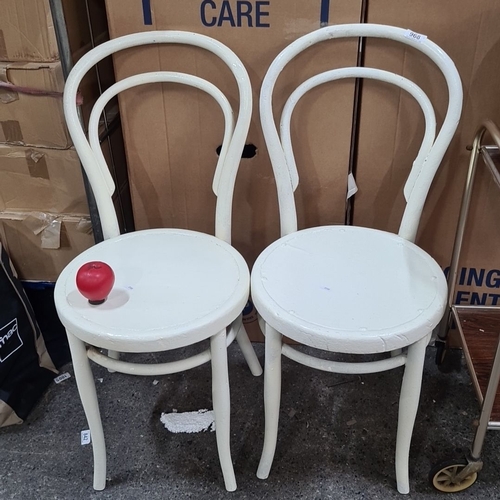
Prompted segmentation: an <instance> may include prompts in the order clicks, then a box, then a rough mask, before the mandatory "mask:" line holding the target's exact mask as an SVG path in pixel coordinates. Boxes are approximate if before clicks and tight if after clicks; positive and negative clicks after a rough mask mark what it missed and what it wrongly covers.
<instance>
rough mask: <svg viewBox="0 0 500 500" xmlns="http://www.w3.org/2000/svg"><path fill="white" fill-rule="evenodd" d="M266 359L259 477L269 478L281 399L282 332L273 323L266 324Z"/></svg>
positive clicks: (274, 449)
mask: <svg viewBox="0 0 500 500" xmlns="http://www.w3.org/2000/svg"><path fill="white" fill-rule="evenodd" d="M265 335H266V359H265V365H264V411H265V419H266V423H265V432H264V447H263V449H262V456H261V458H260V463H259V468H258V470H257V477H258V478H259V479H267V477H268V476H269V472H270V470H271V465H272V463H273V458H274V452H275V451H276V441H277V439H278V422H279V414H280V400H281V346H282V344H283V340H282V336H281V334H280V333H279V332H278V331H276V330H275V329H274V328H273V327H272V326H271V325H269V324H267V325H266V330H265Z"/></svg>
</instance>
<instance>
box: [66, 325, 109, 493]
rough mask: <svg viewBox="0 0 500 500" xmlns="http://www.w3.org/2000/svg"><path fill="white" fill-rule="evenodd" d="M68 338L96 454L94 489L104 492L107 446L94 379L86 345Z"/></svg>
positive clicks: (70, 337)
mask: <svg viewBox="0 0 500 500" xmlns="http://www.w3.org/2000/svg"><path fill="white" fill-rule="evenodd" d="M66 333H67V336H68V343H69V348H70V351H71V359H72V361H73V369H74V371H75V379H76V385H77V387H78V392H79V393H80V399H81V401H82V406H83V410H84V411H85V416H86V417H87V422H88V424H89V428H90V435H91V438H92V450H93V452H94V489H95V490H103V489H104V488H105V487H106V445H105V442H104V432H103V429H102V422H101V414H100V413H99V405H98V403H97V394H96V390H95V383H94V377H93V375H92V370H91V368H90V362H89V358H88V357H87V349H86V347H85V344H84V343H83V342H82V341H81V340H80V339H79V338H77V337H75V336H74V335H73V334H72V333H71V332H69V331H66Z"/></svg>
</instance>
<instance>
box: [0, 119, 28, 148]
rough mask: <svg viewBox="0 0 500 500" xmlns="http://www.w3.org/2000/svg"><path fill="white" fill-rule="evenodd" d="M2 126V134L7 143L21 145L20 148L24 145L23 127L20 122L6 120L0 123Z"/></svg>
mask: <svg viewBox="0 0 500 500" xmlns="http://www.w3.org/2000/svg"><path fill="white" fill-rule="evenodd" d="M0 125H1V126H2V133H3V136H4V140H5V142H9V143H11V144H19V145H20V146H23V145H24V138H23V133H22V131H21V125H20V124H19V122H18V121H16V120H5V121H3V122H0Z"/></svg>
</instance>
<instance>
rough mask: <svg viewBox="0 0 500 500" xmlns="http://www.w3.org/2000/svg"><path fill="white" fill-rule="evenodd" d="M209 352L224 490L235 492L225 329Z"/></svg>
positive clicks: (216, 431) (211, 343)
mask: <svg viewBox="0 0 500 500" xmlns="http://www.w3.org/2000/svg"><path fill="white" fill-rule="evenodd" d="M210 352H211V357H212V400H213V407H214V416H215V434H216V439H217V449H218V451H219V460H220V465H221V468H222V475H223V476H224V483H225V486H226V490H227V491H234V490H236V478H235V476H234V469H233V462H232V460H231V447H230V437H231V436H230V419H231V403H230V395H229V372H228V364H227V346H226V330H225V329H224V330H222V331H221V332H219V333H217V334H216V335H214V336H213V337H211V338H210Z"/></svg>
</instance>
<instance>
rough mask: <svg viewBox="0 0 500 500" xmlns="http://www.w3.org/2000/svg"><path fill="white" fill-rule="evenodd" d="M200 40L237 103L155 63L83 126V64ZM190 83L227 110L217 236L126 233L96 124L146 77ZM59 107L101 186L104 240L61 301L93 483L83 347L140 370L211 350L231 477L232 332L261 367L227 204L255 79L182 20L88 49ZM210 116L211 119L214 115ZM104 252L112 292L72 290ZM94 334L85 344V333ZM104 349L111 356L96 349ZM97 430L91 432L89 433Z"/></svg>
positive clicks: (72, 268) (71, 276)
mask: <svg viewBox="0 0 500 500" xmlns="http://www.w3.org/2000/svg"><path fill="white" fill-rule="evenodd" d="M164 43H171V44H186V45H194V46H196V47H199V48H200V49H203V50H205V51H209V52H212V53H213V54H215V55H216V56H218V57H219V58H220V59H221V60H222V61H223V62H224V63H226V65H227V66H228V68H229V70H230V71H231V73H232V74H233V76H234V78H235V80H236V83H237V86H238V90H239V100H238V103H237V105H238V112H237V114H236V119H235V113H234V112H233V109H232V107H231V105H230V103H229V101H228V99H227V98H226V97H225V96H224V95H223V94H222V92H221V91H220V90H219V89H218V88H216V87H215V86H214V85H212V84H211V83H209V82H207V81H205V80H203V79H201V78H198V77H196V76H194V75H188V74H184V73H177V72H169V71H159V72H153V73H144V74H139V75H135V76H131V77H129V78H126V79H124V80H122V81H121V82H117V83H116V84H114V85H113V86H112V87H110V88H109V89H108V90H107V91H106V92H104V93H103V95H102V96H101V97H100V98H99V99H98V101H97V103H96V105H95V107H94V110H93V111H92V113H91V118H90V123H89V138H87V135H86V133H85V131H84V130H83V129H82V127H81V123H80V119H79V114H78V110H77V107H76V102H77V92H78V88H79V86H80V83H81V81H82V79H83V78H84V76H85V75H86V73H87V72H88V71H90V70H91V69H92V68H93V66H95V65H96V64H97V63H98V62H99V61H101V60H102V59H104V58H105V57H107V56H109V55H111V54H113V53H115V52H117V51H120V50H123V49H127V48H130V47H135V46H140V45H147V44H164ZM155 82H157V83H158V82H162V83H164V84H168V85H179V84H182V85H189V86H192V87H195V88H197V89H200V90H202V91H204V92H207V93H208V94H209V95H211V96H212V97H213V98H214V99H215V101H216V102H217V103H218V104H219V106H220V108H221V112H222V114H223V116H224V120H225V129H224V137H223V144H222V149H221V154H220V156H219V159H218V161H217V165H215V163H216V162H214V172H215V173H214V179H213V184H212V188H213V191H214V193H215V195H216V197H217V202H216V209H215V228H214V233H215V236H212V235H208V234H203V233H198V232H194V231H188V230H183V229H152V230H147V231H137V232H135V233H131V234H126V235H120V234H119V226H118V220H117V216H116V213H115V211H114V204H113V200H112V194H113V192H114V190H115V185H114V182H113V179H112V177H111V174H110V172H109V169H108V166H107V165H106V162H105V160H104V157H103V155H102V152H101V148H100V143H99V138H98V129H99V120H100V118H101V114H102V111H103V109H104V107H105V105H106V103H107V102H108V101H109V100H110V99H111V98H112V97H114V96H115V95H116V94H118V93H119V92H121V91H122V90H125V89H130V88H132V87H135V86H137V85H142V84H145V83H155ZM64 114H65V118H66V122H67V125H68V130H69V133H70V135H71V138H72V140H73V144H74V146H75V149H76V151H77V153H78V155H79V157H80V160H81V162H82V165H83V167H84V169H85V172H86V174H87V177H88V179H89V182H90V185H91V188H92V191H93V193H94V196H95V199H96V204H97V208H98V211H99V217H100V221H101V225H102V229H103V234H104V239H105V241H104V242H103V243H100V244H98V245H96V246H94V247H93V248H90V249H89V250H87V251H85V252H83V253H82V254H81V255H79V256H78V257H76V258H75V259H74V260H73V261H72V262H71V263H70V264H68V266H67V267H66V268H65V269H64V270H63V272H62V273H61V275H60V276H59V278H58V280H57V284H56V289H55V296H54V298H55V304H56V309H57V312H58V315H59V318H60V319H61V322H62V323H63V324H64V326H65V327H66V329H67V330H68V332H71V334H70V333H68V337H70V341H71V345H72V355H73V362H74V365H75V373H76V372H77V371H78V373H79V375H78V376H77V383H78V386H79V390H80V394H81V398H82V403H83V405H84V408H85V412H86V415H87V419H88V420H89V426H90V427H91V432H92V437H93V440H94V442H95V446H94V462H95V467H94V487H95V488H96V489H103V488H104V486H105V482H106V466H105V460H106V455H105V448H104V437H103V431H102V425H101V421H100V417H99V411H98V408H97V398H96V394H95V387H94V384H93V380H92V376H91V372H90V367H89V361H88V358H90V359H92V360H94V361H95V362H96V363H99V364H101V365H102V366H105V367H107V368H108V369H109V370H110V371H118V372H122V373H129V374H134V375H160V374H168V373H175V372H178V371H181V370H187V369H190V368H192V367H194V366H199V365H200V364H202V363H204V362H207V361H209V360H211V361H212V370H213V387H214V410H215V413H216V426H217V428H218V429H219V430H218V431H217V444H218V450H219V455H220V461H221V466H222V471H223V475H224V481H225V484H226V487H227V489H228V490H230V491H232V490H234V489H235V488H236V481H235V478H234V471H233V468H232V462H231V453H230V446H229V444H230V443H229V438H230V434H229V417H230V414H229V412H230V402H229V385H228V384H229V381H228V368H227V353H226V345H228V344H230V343H231V342H232V341H233V340H234V338H235V337H236V335H238V343H239V344H240V345H241V348H242V351H243V355H244V357H245V359H246V361H247V363H248V365H249V367H250V369H251V371H252V373H253V374H254V375H259V374H260V373H261V372H262V369H261V367H260V363H259V361H258V359H257V357H256V355H255V352H254V351H253V348H252V346H251V344H250V341H249V339H248V336H247V334H246V332H245V329H244V328H243V327H242V322H241V313H242V310H243V307H244V306H245V304H246V302H247V300H248V294H249V281H250V276H249V270H248V266H247V264H246V263H245V261H244V260H243V258H242V257H241V255H240V254H239V253H238V252H237V251H236V250H235V249H234V248H233V247H232V246H231V244H230V243H231V211H232V199H233V192H234V183H235V179H236V174H237V171H238V167H239V163H240V160H241V154H242V151H243V147H244V144H245V139H246V136H247V133H248V128H249V125H250V119H251V114H252V89H251V86H250V79H249V77H248V74H247V71H246V70H245V68H244V66H243V64H242V63H241V61H240V60H239V58H238V57H237V56H236V55H235V54H234V53H233V52H232V51H231V50H229V49H228V48H227V47H226V46H225V45H223V44H222V43H220V42H218V41H216V40H214V39H212V38H210V37H207V36H204V35H199V34H195V33H190V32H182V31H151V32H147V33H135V34H132V35H127V36H124V37H119V38H116V39H114V40H110V41H108V42H105V43H103V44H101V45H98V46H97V47H96V48H94V49H93V50H91V51H90V52H88V53H87V54H85V55H84V56H83V57H82V58H81V59H79V61H78V62H77V63H76V64H75V66H74V68H73V70H72V71H71V73H70V75H69V76H68V79H67V81H66V86H65V92H64ZM207 125H208V126H209V125H210V124H207ZM92 260H98V261H104V262H106V263H107V264H109V265H110V266H111V267H112V269H113V270H114V273H115V285H114V287H113V290H112V291H111V292H110V294H109V297H108V298H107V300H106V302H104V303H103V304H101V305H98V306H92V305H90V304H89V303H88V301H87V300H86V299H85V298H84V297H83V296H82V295H81V294H80V293H79V292H78V290H77V289H76V283H75V276H76V272H77V270H78V269H79V267H80V266H81V265H82V264H84V263H86V262H88V261H92ZM208 338H210V339H211V348H210V350H207V351H205V352H202V353H200V354H198V355H195V356H192V357H190V358H187V359H182V360H177V361H173V362H170V363H163V364H156V365H146V364H140V363H139V364H135V363H130V362H124V361H121V360H119V353H120V352H132V353H134V352H157V351H163V350H170V349H176V348H178V347H183V346H187V345H191V344H194V343H197V342H199V341H201V340H204V339H208ZM84 343H87V344H89V349H88V351H87V352H86V349H85V344H84ZM101 349H107V350H108V356H106V355H104V354H102V353H100V352H99V350H101ZM94 436H96V437H94Z"/></svg>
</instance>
